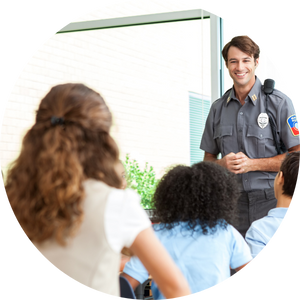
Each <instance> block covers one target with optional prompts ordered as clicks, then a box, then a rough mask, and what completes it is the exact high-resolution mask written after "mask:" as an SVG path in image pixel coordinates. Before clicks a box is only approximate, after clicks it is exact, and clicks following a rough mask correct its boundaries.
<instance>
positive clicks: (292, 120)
mask: <svg viewBox="0 0 300 300" xmlns="http://www.w3.org/2000/svg"><path fill="white" fill-rule="evenodd" d="M286 122H287V123H288V125H289V127H290V130H291V132H292V134H293V135H294V136H297V135H299V129H298V121H297V117H296V115H291V116H290V117H288V119H287V120H286Z"/></svg>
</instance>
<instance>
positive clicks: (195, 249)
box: [123, 222, 252, 299]
mask: <svg viewBox="0 0 300 300" xmlns="http://www.w3.org/2000/svg"><path fill="white" fill-rule="evenodd" d="M158 226H159V224H157V225H154V229H157V228H159V227H158ZM216 229H217V230H216V232H215V233H213V234H208V235H204V234H203V233H202V230H201V227H200V226H199V227H197V232H194V233H193V235H191V230H190V229H189V228H188V227H187V223H186V222H181V223H179V225H177V226H175V227H174V228H172V229H171V230H167V229H162V230H156V231H155V234H156V236H157V237H158V239H159V240H160V242H161V243H162V244H163V245H164V247H165V248H166V250H167V251H168V252H169V254H170V256H171V257H172V259H173V260H174V262H175V263H176V265H177V266H178V268H179V269H180V270H181V272H182V274H183V276H184V277H185V278H186V280H187V281H188V283H189V286H190V289H191V291H192V293H196V292H200V291H202V290H205V289H207V288H209V287H212V286H214V285H216V284H218V283H219V282H221V281H223V280H225V279H227V278H229V277H230V268H229V267H231V268H232V269H236V268H237V267H240V266H242V265H244V264H246V263H248V262H249V261H250V260H251V259H252V257H251V253H250V250H249V247H248V246H247V243H246V242H245V240H244V239H243V237H242V235H241V234H240V233H239V232H238V231H237V230H236V229H235V228H234V227H233V226H231V225H228V226H227V229H223V228H221V227H220V226H219V225H217V228H216ZM153 259H155V257H153ZM123 272H124V273H126V274H128V275H129V276H131V277H133V278H134V279H136V280H137V281H139V282H140V283H143V282H144V281H145V280H147V279H148V276H149V273H148V271H147V270H146V269H145V267H144V266H143V265H142V263H141V262H140V260H139V259H138V258H137V257H132V258H131V260H130V261H129V262H128V263H126V265H125V268H124V270H123ZM162 272H165V270H162ZM151 290H152V294H153V297H154V299H164V298H165V297H164V296H163V294H162V293H161V292H160V290H159V289H158V287H157V286H156V283H155V282H152V285H151Z"/></svg>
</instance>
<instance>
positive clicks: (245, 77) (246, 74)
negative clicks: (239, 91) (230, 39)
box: [227, 46, 258, 89]
mask: <svg viewBox="0 0 300 300" xmlns="http://www.w3.org/2000/svg"><path fill="white" fill-rule="evenodd" d="M227 58H228V61H227V68H228V71H229V75H230V77H231V78H232V79H233V82H234V85H235V87H237V88H239V87H246V88H247V87H248V88H249V89H251V88H252V86H253V85H254V83H255V68H256V66H257V65H258V59H257V60H256V61H254V58H253V56H249V55H248V54H246V53H244V52H242V51H241V50H240V49H239V48H237V47H234V46H231V47H230V48H229V50H228V56H227Z"/></svg>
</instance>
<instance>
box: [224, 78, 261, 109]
mask: <svg viewBox="0 0 300 300" xmlns="http://www.w3.org/2000/svg"><path fill="white" fill-rule="evenodd" d="M260 91H261V82H260V80H259V79H258V78H257V77H256V76H255V83H254V85H253V87H252V89H251V90H250V92H249V94H248V96H247V97H246V99H245V102H247V101H248V100H249V99H250V102H252V104H253V105H256V103H257V99H258V97H259V94H260ZM231 100H237V101H239V100H238V99H237V98H236V97H235V91H234V88H233V86H232V89H231V90H230V93H229V95H228V97H227V99H226V106H227V105H228V103H229V102H230V101H231Z"/></svg>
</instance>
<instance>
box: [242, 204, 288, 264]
mask: <svg viewBox="0 0 300 300" xmlns="http://www.w3.org/2000/svg"><path fill="white" fill-rule="evenodd" d="M287 210H288V208H286V207H276V208H273V209H271V210H270V211H269V213H268V215H267V216H265V217H264V218H262V219H259V220H257V221H254V222H253V223H252V225H251V226H250V228H249V229H248V231H247V233H246V242H247V243H248V245H249V247H250V250H251V254H252V257H253V258H254V257H255V256H256V255H257V254H258V253H259V252H260V251H261V250H262V249H263V248H264V247H265V246H266V245H267V243H268V242H269V240H270V239H271V238H272V236H273V235H274V233H275V232H276V230H277V229H278V227H279V225H280V224H281V222H282V220H283V218H284V216H285V214H286V212H287Z"/></svg>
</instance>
